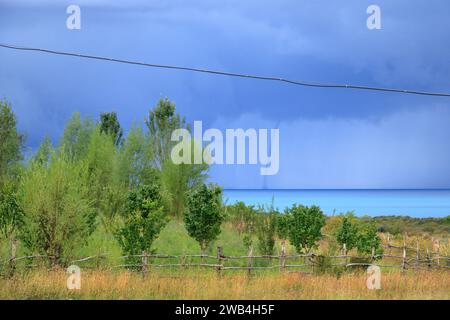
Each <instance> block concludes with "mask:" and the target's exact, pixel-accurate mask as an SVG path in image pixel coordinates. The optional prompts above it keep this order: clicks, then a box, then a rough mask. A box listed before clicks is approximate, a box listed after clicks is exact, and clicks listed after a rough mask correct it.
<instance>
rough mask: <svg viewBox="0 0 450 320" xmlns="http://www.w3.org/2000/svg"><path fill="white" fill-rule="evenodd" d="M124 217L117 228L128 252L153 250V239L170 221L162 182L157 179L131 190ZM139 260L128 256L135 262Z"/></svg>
mask: <svg viewBox="0 0 450 320" xmlns="http://www.w3.org/2000/svg"><path fill="white" fill-rule="evenodd" d="M122 217H123V224H122V226H121V227H120V228H119V229H118V230H117V231H116V237H117V240H118V242H119V244H120V246H121V247H122V251H123V252H124V253H125V254H127V255H141V254H142V255H145V254H148V253H151V249H152V244H153V242H154V241H155V240H156V238H157V237H158V235H159V233H160V232H161V230H162V229H163V228H164V226H165V225H166V224H167V216H166V214H165V213H164V208H163V204H162V197H161V193H160V186H159V185H158V184H156V183H153V184H151V185H142V186H139V187H138V188H137V189H136V190H132V191H130V192H129V194H128V197H127V202H126V206H125V210H124V212H123V214H122ZM137 260H138V259H137V258H136V257H130V259H128V261H129V262H132V263H136V261H137Z"/></svg>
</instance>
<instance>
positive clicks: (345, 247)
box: [342, 243, 348, 267]
mask: <svg viewBox="0 0 450 320" xmlns="http://www.w3.org/2000/svg"><path fill="white" fill-rule="evenodd" d="M342 253H343V256H344V265H345V267H347V264H348V261H347V260H348V259H347V244H346V243H344V245H343V246H342Z"/></svg>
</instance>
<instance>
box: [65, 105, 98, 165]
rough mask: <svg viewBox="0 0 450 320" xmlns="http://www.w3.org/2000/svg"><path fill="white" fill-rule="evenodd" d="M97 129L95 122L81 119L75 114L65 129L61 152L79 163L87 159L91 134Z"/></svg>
mask: <svg viewBox="0 0 450 320" xmlns="http://www.w3.org/2000/svg"><path fill="white" fill-rule="evenodd" d="M94 129H95V125H94V122H93V121H92V120H91V119H90V118H88V117H86V118H85V119H81V116H80V114H79V113H78V112H75V113H74V114H73V115H72V117H71V118H70V120H69V121H68V123H67V124H66V127H65V129H64V134H63V137H62V139H61V142H60V145H61V147H62V148H61V150H62V151H63V152H64V154H65V157H66V158H67V159H68V160H70V161H78V160H81V159H83V158H85V157H86V153H87V150H88V146H89V141H90V138H91V134H92V132H93V131H94Z"/></svg>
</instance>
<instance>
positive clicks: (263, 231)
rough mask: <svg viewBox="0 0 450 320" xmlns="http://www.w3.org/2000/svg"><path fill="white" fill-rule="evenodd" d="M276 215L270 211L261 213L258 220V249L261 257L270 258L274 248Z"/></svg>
mask: <svg viewBox="0 0 450 320" xmlns="http://www.w3.org/2000/svg"><path fill="white" fill-rule="evenodd" d="M277 220H278V213H277V212H275V211H273V210H271V211H270V212H268V213H265V212H263V213H262V214H260V216H259V219H258V227H257V235H258V248H259V251H260V252H261V253H262V254H263V255H268V256H271V255H273V252H274V247H275V235H276V230H277Z"/></svg>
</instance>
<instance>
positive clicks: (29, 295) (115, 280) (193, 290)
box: [0, 270, 450, 300]
mask: <svg viewBox="0 0 450 320" xmlns="http://www.w3.org/2000/svg"><path fill="white" fill-rule="evenodd" d="M67 276H68V275H67V273H65V271H64V270H59V271H51V272H47V271H34V272H31V273H28V274H26V275H19V276H16V277H13V278H10V279H1V280H0V299H389V300H392V299H395V300H399V299H445V300H448V299H450V276H449V273H448V272H437V271H433V272H423V273H417V272H415V273H406V274H401V273H399V272H392V273H383V274H382V280H381V286H382V288H381V289H380V290H369V289H367V287H366V276H365V274H364V273H359V274H345V275H343V276H342V277H340V278H337V277H335V276H332V275H320V276H315V275H300V274H298V273H284V274H281V273H277V274H275V273H272V274H265V275H254V276H251V277H248V276H247V275H246V274H245V272H239V273H227V274H223V275H218V274H217V273H216V272H215V271H198V270H197V271H195V270H190V271H185V272H179V271H177V272H168V271H161V270H155V271H152V272H150V273H149V274H147V275H146V276H145V277H143V276H142V275H141V274H139V273H130V272H126V271H117V272H114V271H111V270H104V271H87V272H83V273H82V277H81V289H80V290H68V289H67V287H66V280H67Z"/></svg>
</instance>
